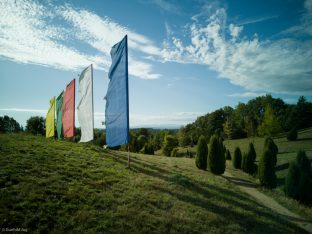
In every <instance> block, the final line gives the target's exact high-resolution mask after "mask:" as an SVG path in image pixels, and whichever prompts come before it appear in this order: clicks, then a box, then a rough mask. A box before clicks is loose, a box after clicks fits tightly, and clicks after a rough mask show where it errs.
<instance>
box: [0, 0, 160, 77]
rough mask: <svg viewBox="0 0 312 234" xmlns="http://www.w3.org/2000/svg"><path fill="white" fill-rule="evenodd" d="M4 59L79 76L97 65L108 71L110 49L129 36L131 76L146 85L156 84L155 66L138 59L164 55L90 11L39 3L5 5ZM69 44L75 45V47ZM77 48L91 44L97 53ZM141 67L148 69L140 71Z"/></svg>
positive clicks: (0, 6) (1, 22)
mask: <svg viewBox="0 0 312 234" xmlns="http://www.w3.org/2000/svg"><path fill="white" fill-rule="evenodd" d="M0 15H1V18H0V28H1V30H0V56H2V57H5V58H8V59H11V60H14V61H17V62H21V63H32V64H38V65H44V66H51V67H55V68H57V69H64V70H77V69H81V68H83V67H85V66H87V65H88V64H90V63H93V64H94V67H95V68H96V69H101V70H105V71H108V69H109V66H110V63H111V61H110V54H109V51H110V48H111V47H112V46H113V45H114V44H115V43H117V42H118V41H119V40H120V39H121V38H122V37H123V36H124V35H125V34H128V36H129V47H130V48H131V50H130V51H129V53H130V55H132V56H131V57H129V64H130V65H129V73H130V75H133V76H136V77H139V78H142V79H156V78H159V77H160V74H158V73H155V72H153V68H152V65H151V64H149V63H147V62H145V61H141V60H137V59H136V58H135V56H134V54H135V52H136V51H137V52H140V53H143V54H147V55H152V56H160V51H161V50H160V49H159V48H158V47H156V46H155V45H154V43H153V42H152V41H151V40H150V39H148V38H147V37H145V36H143V35H141V34H138V33H135V32H133V31H131V30H130V29H128V28H126V27H124V26H122V25H120V24H118V23H116V22H114V21H113V20H112V19H109V18H101V17H100V16H98V15H97V14H95V13H93V12H90V11H88V10H80V9H79V10H77V9H75V8H73V7H72V6H70V5H64V6H54V5H51V4H50V5H49V4H48V5H47V6H44V5H42V4H40V3H38V2H36V1H28V0H21V1H10V0H3V1H1V2H0ZM69 42H73V43H72V44H71V45H69ZM75 42H80V43H83V44H87V45H89V46H91V47H93V48H94V49H96V53H93V54H87V53H85V52H82V51H80V48H79V47H77V46H76V43H75ZM137 64H140V65H142V67H143V69H139V68H138V66H137Z"/></svg>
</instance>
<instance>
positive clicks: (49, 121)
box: [45, 97, 55, 137]
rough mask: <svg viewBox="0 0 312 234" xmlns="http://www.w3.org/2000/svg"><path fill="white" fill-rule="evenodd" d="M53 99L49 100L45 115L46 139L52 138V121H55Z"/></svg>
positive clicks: (53, 128)
mask: <svg viewBox="0 0 312 234" xmlns="http://www.w3.org/2000/svg"><path fill="white" fill-rule="evenodd" d="M54 112H55V97H53V98H51V100H50V108H49V110H48V113H47V117H46V122H45V124H46V137H53V136H54V130H55V127H54V124H55V123H54V119H55V113H54Z"/></svg>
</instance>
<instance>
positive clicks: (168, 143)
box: [163, 135, 179, 156]
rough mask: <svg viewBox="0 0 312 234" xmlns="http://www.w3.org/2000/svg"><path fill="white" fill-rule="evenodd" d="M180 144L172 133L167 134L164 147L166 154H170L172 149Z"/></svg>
mask: <svg viewBox="0 0 312 234" xmlns="http://www.w3.org/2000/svg"><path fill="white" fill-rule="evenodd" d="M178 145H179V141H178V139H177V137H175V136H172V135H167V136H166V137H165V142H164V148H163V153H164V155H166V156H170V154H171V151H172V150H173V149H174V148H175V147H177V146H178Z"/></svg>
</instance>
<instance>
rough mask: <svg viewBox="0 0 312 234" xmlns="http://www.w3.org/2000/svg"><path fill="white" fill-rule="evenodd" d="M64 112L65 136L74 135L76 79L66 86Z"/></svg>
mask: <svg viewBox="0 0 312 234" xmlns="http://www.w3.org/2000/svg"><path fill="white" fill-rule="evenodd" d="M62 112H63V116H62V123H63V133H64V137H73V136H74V134H75V79H73V80H72V81H71V82H70V83H69V84H68V85H67V87H66V90H65V93H64V96H63V106H62Z"/></svg>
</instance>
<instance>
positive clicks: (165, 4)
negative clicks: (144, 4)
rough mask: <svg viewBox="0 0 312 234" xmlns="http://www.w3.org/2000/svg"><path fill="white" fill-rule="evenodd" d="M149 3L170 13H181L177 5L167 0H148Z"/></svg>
mask: <svg viewBox="0 0 312 234" xmlns="http://www.w3.org/2000/svg"><path fill="white" fill-rule="evenodd" d="M149 3H152V4H155V5H156V6H158V7H159V8H160V9H162V10H164V11H167V12H170V13H176V14H179V13H180V12H181V9H180V8H179V7H178V4H174V3H172V2H170V1H169V0H150V1H149Z"/></svg>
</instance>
